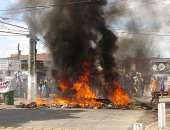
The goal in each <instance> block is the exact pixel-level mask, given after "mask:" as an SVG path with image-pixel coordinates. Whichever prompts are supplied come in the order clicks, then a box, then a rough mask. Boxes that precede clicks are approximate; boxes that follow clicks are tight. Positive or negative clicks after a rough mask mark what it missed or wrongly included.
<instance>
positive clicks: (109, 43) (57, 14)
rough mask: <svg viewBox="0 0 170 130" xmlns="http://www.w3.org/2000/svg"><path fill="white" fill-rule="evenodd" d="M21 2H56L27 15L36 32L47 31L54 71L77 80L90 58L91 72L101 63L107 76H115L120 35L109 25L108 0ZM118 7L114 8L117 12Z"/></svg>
mask: <svg viewBox="0 0 170 130" xmlns="http://www.w3.org/2000/svg"><path fill="white" fill-rule="evenodd" d="M19 4H20V6H21V5H22V6H39V5H42V4H43V5H49V4H51V5H53V8H49V9H44V10H36V13H35V10H33V11H31V13H30V12H27V13H25V14H24V15H23V17H24V18H25V19H26V21H27V22H28V24H29V26H30V28H31V29H32V31H33V32H34V34H40V35H43V37H44V39H45V41H46V43H47V45H48V47H49V50H50V53H51V55H52V59H53V70H55V73H54V74H53V75H55V76H56V75H58V76H60V77H61V76H63V77H65V78H69V79H70V80H75V79H76V78H77V77H78V75H81V73H82V67H81V66H82V64H83V62H88V63H89V64H90V72H92V73H93V72H94V71H96V68H97V67H98V66H100V68H102V71H103V74H104V78H105V80H107V81H111V80H113V79H114V75H115V74H114V72H113V68H115V66H116V63H115V60H114V56H113V54H114V53H115V51H116V50H117V46H116V41H117V37H116V36H115V35H114V34H113V32H112V31H111V30H109V29H108V28H107V25H106V21H105V16H106V15H104V11H103V8H104V7H106V5H107V0H51V1H48V2H45V3H44V1H43V2H42V1H41V0H36V1H34V0H24V1H22V0H20V2H19ZM111 9H113V7H112V8H111ZM117 9H118V8H114V9H113V10H115V11H114V13H115V14H118V11H117V12H116V10H117ZM37 12H38V13H37ZM107 12H108V13H111V12H112V11H111V10H110V11H107ZM114 13H113V14H114ZM115 16H116V15H115ZM55 78H56V77H55Z"/></svg>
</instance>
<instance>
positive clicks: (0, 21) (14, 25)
mask: <svg viewBox="0 0 170 130" xmlns="http://www.w3.org/2000/svg"><path fill="white" fill-rule="evenodd" d="M0 23H2V24H6V25H10V26H13V27H17V28H21V29H25V30H29V29H28V28H26V27H22V26H19V25H16V24H11V23H8V22H4V21H2V20H0Z"/></svg>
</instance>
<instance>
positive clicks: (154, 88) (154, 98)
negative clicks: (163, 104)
mask: <svg viewBox="0 0 170 130" xmlns="http://www.w3.org/2000/svg"><path fill="white" fill-rule="evenodd" d="M150 89H151V94H152V99H151V105H152V104H153V103H158V102H159V96H158V95H157V91H158V82H157V80H156V78H155V77H153V78H152V79H151V82H150Z"/></svg>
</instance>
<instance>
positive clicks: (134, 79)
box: [120, 72, 146, 97]
mask: <svg viewBox="0 0 170 130" xmlns="http://www.w3.org/2000/svg"><path fill="white" fill-rule="evenodd" d="M120 83H121V85H122V87H123V88H124V90H126V91H127V92H128V93H129V95H130V96H137V97H141V96H143V95H144V88H145V84H146V80H145V79H144V78H143V75H142V73H139V72H131V73H128V74H124V75H122V76H121V78H120Z"/></svg>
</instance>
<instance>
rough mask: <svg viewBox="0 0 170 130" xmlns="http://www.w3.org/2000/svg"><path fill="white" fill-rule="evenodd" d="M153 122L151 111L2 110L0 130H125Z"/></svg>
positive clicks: (153, 114)
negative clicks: (20, 129)
mask: <svg viewBox="0 0 170 130" xmlns="http://www.w3.org/2000/svg"><path fill="white" fill-rule="evenodd" d="M155 120H156V114H155V112H153V111H143V110H136V111H134V110H111V109H106V110H104V109H101V110H95V109H91V110H90V109H35V110H32V109H12V108H11V109H2V110H0V127H33V128H68V129H81V130H129V128H130V127H131V126H132V124H133V123H135V122H142V123H144V124H149V123H151V122H153V121H155Z"/></svg>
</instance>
